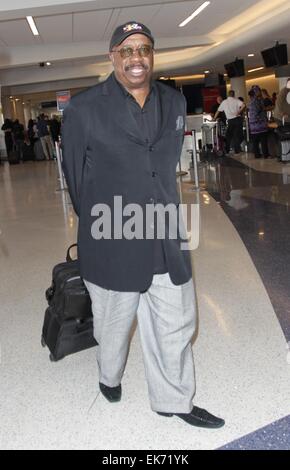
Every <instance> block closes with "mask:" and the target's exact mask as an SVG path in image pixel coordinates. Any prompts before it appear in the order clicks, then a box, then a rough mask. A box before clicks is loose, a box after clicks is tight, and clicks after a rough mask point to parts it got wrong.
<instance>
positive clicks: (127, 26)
mask: <svg viewBox="0 0 290 470" xmlns="http://www.w3.org/2000/svg"><path fill="white" fill-rule="evenodd" d="M132 34H144V35H145V36H147V37H148V38H149V39H150V40H151V41H152V44H153V46H154V38H153V36H152V33H151V31H150V29H149V28H147V26H145V25H144V24H142V23H139V22H138V21H127V23H124V24H122V25H120V26H118V27H117V28H116V29H115V31H114V33H113V36H112V38H111V42H110V51H111V50H112V49H113V47H115V46H118V45H119V44H121V42H123V41H124V39H126V38H127V37H128V36H131V35H132Z"/></svg>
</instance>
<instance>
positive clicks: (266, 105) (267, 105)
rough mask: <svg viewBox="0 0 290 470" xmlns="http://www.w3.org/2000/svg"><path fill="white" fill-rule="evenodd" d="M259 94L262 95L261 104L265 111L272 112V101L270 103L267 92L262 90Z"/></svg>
mask: <svg viewBox="0 0 290 470" xmlns="http://www.w3.org/2000/svg"><path fill="white" fill-rule="evenodd" d="M261 93H262V98H263V104H264V108H265V111H273V109H274V105H273V101H272V99H271V97H270V95H269V93H268V91H267V90H266V89H265V88H262V90H261Z"/></svg>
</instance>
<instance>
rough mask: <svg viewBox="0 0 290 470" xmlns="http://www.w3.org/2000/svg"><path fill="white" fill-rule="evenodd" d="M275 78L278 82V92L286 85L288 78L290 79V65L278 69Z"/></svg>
mask: <svg viewBox="0 0 290 470" xmlns="http://www.w3.org/2000/svg"><path fill="white" fill-rule="evenodd" d="M275 75H276V78H278V80H279V91H280V90H281V89H282V88H284V87H285V86H286V84H287V80H288V78H290V65H289V64H288V65H284V66H283V67H279V68H278V69H276V72H275Z"/></svg>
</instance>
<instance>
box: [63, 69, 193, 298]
mask: <svg viewBox="0 0 290 470" xmlns="http://www.w3.org/2000/svg"><path fill="white" fill-rule="evenodd" d="M156 86H157V90H158V93H159V97H160V106H161V116H162V118H161V121H162V122H161V126H160V130H159V132H158V135H156V138H155V140H154V142H153V143H151V144H148V143H146V140H145V139H144V137H143V136H142V129H139V128H138V126H137V124H136V122H135V120H134V118H133V116H131V115H130V113H128V111H127V106H126V96H125V94H124V93H122V90H121V89H120V86H119V84H118V83H116V80H115V79H114V77H113V76H112V75H111V76H110V77H109V78H108V80H106V81H105V82H103V83H101V84H98V85H96V86H94V87H92V88H90V89H89V90H86V91H85V92H82V93H80V94H79V95H77V96H75V97H73V98H72V99H71V102H70V104H69V105H68V106H67V108H66V110H65V112H64V122H63V130H62V145H63V168H64V173H65V176H66V180H67V184H68V188H69V192H70V196H71V199H72V202H73V206H74V209H75V211H76V213H77V215H78V216H79V229H78V250H79V261H80V271H81V275H82V277H83V278H84V279H86V280H88V281H90V282H92V283H94V284H97V285H99V286H101V287H103V288H106V289H110V290H116V291H127V292H138V291H145V290H146V289H148V288H149V286H150V284H151V282H152V278H153V251H154V240H152V239H132V240H126V239H124V238H122V237H121V239H111V240H107V239H100V240H96V239H95V238H94V237H93V236H92V226H93V224H94V222H95V221H96V220H97V219H96V216H95V215H92V208H93V207H94V206H95V205H96V204H106V205H107V206H109V207H110V208H111V209H112V213H113V205H114V196H122V202H123V206H125V205H127V204H131V203H137V204H139V205H140V206H141V207H142V208H143V209H145V207H146V204H152V203H162V204H164V205H167V204H168V203H173V204H176V205H178V204H179V196H178V193H177V187H176V165H177V162H178V160H179V157H180V153H181V148H182V143H183V134H184V122H185V109H186V104H185V100H184V97H183V96H182V95H181V94H180V93H179V92H177V91H175V90H173V89H172V88H170V87H168V86H166V85H163V84H160V83H158V82H156ZM153 172H154V176H155V177H154V181H153V177H152V176H153ZM112 217H113V216H112ZM112 230H113V229H112ZM164 250H165V257H166V263H167V267H168V271H169V274H170V277H171V280H172V282H173V283H174V284H183V283H185V282H187V281H188V280H189V279H190V277H191V263H190V257H189V253H188V252H187V251H181V250H180V240H179V239H177V240H170V239H169V237H167V239H166V240H165V241H164Z"/></svg>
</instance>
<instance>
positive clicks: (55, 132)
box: [49, 114, 61, 143]
mask: <svg viewBox="0 0 290 470" xmlns="http://www.w3.org/2000/svg"><path fill="white" fill-rule="evenodd" d="M60 127H61V124H60V121H59V120H58V119H57V116H56V115H55V114H54V115H53V116H52V119H51V120H50V122H49V128H50V135H51V138H52V140H53V142H54V143H55V142H58V141H59V136H60Z"/></svg>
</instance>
